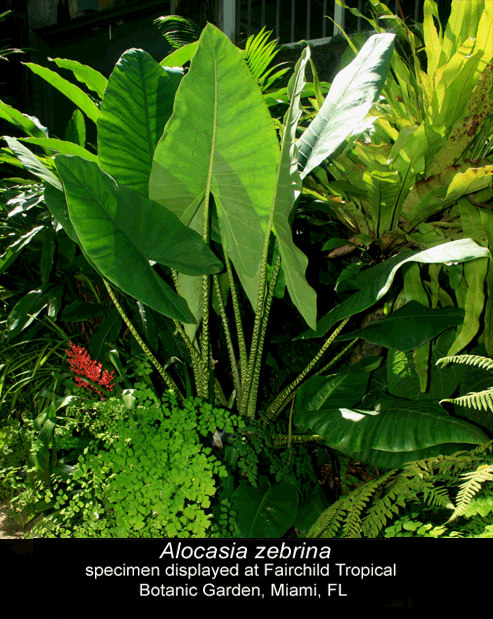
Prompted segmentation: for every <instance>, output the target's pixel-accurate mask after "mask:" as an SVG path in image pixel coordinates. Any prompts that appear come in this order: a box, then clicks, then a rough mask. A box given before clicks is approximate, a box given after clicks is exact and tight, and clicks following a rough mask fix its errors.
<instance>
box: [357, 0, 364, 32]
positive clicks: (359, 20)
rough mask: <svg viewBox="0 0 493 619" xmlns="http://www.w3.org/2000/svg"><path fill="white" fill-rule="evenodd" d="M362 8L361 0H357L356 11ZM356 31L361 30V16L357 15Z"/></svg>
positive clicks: (360, 10)
mask: <svg viewBox="0 0 493 619" xmlns="http://www.w3.org/2000/svg"><path fill="white" fill-rule="evenodd" d="M362 10H363V0H358V11H359V12H360V13H361V12H362ZM357 28H358V32H359V31H360V30H361V17H359V16H358V25H357Z"/></svg>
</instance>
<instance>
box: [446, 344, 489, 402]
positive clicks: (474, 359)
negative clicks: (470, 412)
mask: <svg viewBox="0 0 493 619" xmlns="http://www.w3.org/2000/svg"><path fill="white" fill-rule="evenodd" d="M449 363H466V364H467V365H475V366H477V367H479V368H481V369H483V370H493V359H488V358H487V357H481V356H479V355H456V356H455V357H443V358H442V359H438V361H437V365H438V364H442V366H445V365H447V364H449ZM492 379H493V377H492ZM442 402H450V403H451V404H459V405H460V406H466V407H468V408H475V409H476V410H486V411H487V410H488V409H489V410H490V411H491V412H493V387H490V388H489V389H486V390H485V391H479V392H477V393H475V392H473V393H468V394H467V395H463V396H460V397H458V398H450V399H445V400H440V404H441V403H442Z"/></svg>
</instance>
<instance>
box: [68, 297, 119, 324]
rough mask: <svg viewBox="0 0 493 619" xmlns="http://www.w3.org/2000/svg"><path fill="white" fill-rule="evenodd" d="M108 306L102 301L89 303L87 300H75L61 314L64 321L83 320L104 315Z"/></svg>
mask: <svg viewBox="0 0 493 619" xmlns="http://www.w3.org/2000/svg"><path fill="white" fill-rule="evenodd" d="M107 311H108V308H107V307H106V305H102V304H101V303H89V302H87V301H75V302H74V303H69V304H68V305H66V306H65V307H64V308H63V309H62V311H61V312H60V314H59V318H60V320H63V322H83V321H85V320H90V319H91V318H99V317H100V316H104V315H105V314H106V312H107Z"/></svg>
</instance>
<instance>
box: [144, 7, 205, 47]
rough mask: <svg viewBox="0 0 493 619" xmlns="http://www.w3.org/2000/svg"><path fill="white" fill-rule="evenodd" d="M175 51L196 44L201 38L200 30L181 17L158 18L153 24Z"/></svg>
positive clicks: (189, 20) (167, 16) (191, 22)
mask: <svg viewBox="0 0 493 619" xmlns="http://www.w3.org/2000/svg"><path fill="white" fill-rule="evenodd" d="M153 23H154V24H155V25H156V26H157V27H158V28H159V29H160V30H161V32H162V34H163V35H164V38H165V39H166V40H167V41H168V43H169V44H170V45H171V47H173V48H174V49H178V48H180V47H183V46H184V45H188V44H189V43H194V42H195V41H198V39H199V37H200V28H199V27H198V26H197V24H196V23H195V22H193V21H192V20H191V19H187V18H186V17H180V15H166V16H164V17H158V18H157V19H155V20H154V22H153Z"/></svg>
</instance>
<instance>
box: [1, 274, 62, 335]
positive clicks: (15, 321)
mask: <svg viewBox="0 0 493 619" xmlns="http://www.w3.org/2000/svg"><path fill="white" fill-rule="evenodd" d="M50 287H51V286H50V285H47V286H43V287H42V288H40V289H39V290H32V291H30V292H28V293H27V294H25V295H24V296H23V297H22V298H21V299H19V301H17V303H16V304H15V306H14V309H13V310H12V311H11V312H10V314H9V316H8V318H7V321H6V325H7V337H8V339H9V340H12V339H13V338H15V337H16V336H17V335H19V333H21V331H23V330H24V329H26V328H27V327H28V326H29V325H30V324H31V323H32V322H33V321H34V320H35V319H36V316H37V315H38V314H39V313H40V312H41V311H42V310H43V309H44V308H45V307H46V306H47V305H48V302H49V298H50V292H49V290H50Z"/></svg>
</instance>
